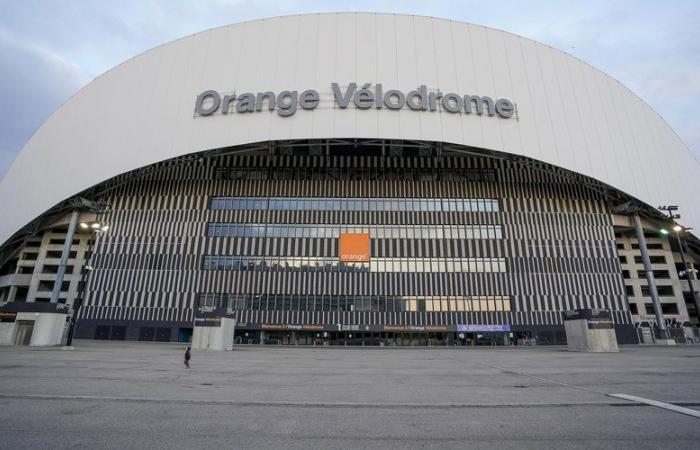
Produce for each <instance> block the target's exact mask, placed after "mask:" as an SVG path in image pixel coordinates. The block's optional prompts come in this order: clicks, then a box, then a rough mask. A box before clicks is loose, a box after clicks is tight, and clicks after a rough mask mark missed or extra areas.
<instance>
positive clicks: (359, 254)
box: [339, 233, 369, 262]
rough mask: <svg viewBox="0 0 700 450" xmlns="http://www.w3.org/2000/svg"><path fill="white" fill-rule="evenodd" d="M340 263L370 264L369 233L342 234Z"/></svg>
mask: <svg viewBox="0 0 700 450" xmlns="http://www.w3.org/2000/svg"><path fill="white" fill-rule="evenodd" d="M339 254H340V262H369V233H340V248H339Z"/></svg>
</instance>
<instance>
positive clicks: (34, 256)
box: [22, 252, 39, 261]
mask: <svg viewBox="0 0 700 450" xmlns="http://www.w3.org/2000/svg"><path fill="white" fill-rule="evenodd" d="M38 257H39V254H38V253H29V252H25V253H23V254H22V259H24V260H25V261H36V259H37V258H38Z"/></svg>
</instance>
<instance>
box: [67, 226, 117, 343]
mask: <svg viewBox="0 0 700 450" xmlns="http://www.w3.org/2000/svg"><path fill="white" fill-rule="evenodd" d="M80 228H81V229H82V230H85V231H88V232H90V233H94V236H95V239H96V238H97V235H98V234H100V233H104V232H106V231H107V230H109V225H105V224H103V223H100V222H82V223H81V224H80ZM90 241H92V242H90V245H89V246H88V251H87V254H88V257H87V258H86V259H85V266H84V267H83V269H82V271H81V276H80V285H79V290H78V295H77V297H76V298H75V301H74V302H73V314H71V319H70V324H69V328H68V338H67V339H66V347H71V345H72V344H73V334H74V333H75V323H76V321H77V320H78V312H79V311H80V307H81V306H82V303H83V295H84V293H85V288H86V286H85V283H86V281H87V275H88V274H89V273H90V272H92V271H93V270H95V269H94V267H92V266H90V265H88V263H89V262H90V259H91V258H92V249H93V248H94V246H95V242H94V239H91V240H90Z"/></svg>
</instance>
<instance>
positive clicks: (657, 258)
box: [620, 255, 666, 264]
mask: <svg viewBox="0 0 700 450" xmlns="http://www.w3.org/2000/svg"><path fill="white" fill-rule="evenodd" d="M649 262H650V263H651V264H666V257H665V256H663V255H649ZM620 263H622V264H628V263H629V258H627V256H625V255H620ZM634 263H635V264H642V257H641V256H635V257H634Z"/></svg>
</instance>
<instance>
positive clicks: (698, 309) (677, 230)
mask: <svg viewBox="0 0 700 450" xmlns="http://www.w3.org/2000/svg"><path fill="white" fill-rule="evenodd" d="M659 210H661V211H666V212H667V213H668V218H669V219H671V221H672V222H673V220H674V219H680V218H681V215H680V214H674V211H677V210H678V206H659ZM690 230H692V228H683V227H682V226H680V225H679V224H677V223H674V224H673V231H674V234H675V235H676V241H677V242H678V251H679V252H680V254H681V262H682V263H683V270H682V272H681V273H685V276H686V279H687V280H688V288H689V290H690V295H691V296H692V298H693V303H694V304H695V314H696V315H697V316H698V325H699V326H700V299H698V297H697V296H696V295H695V288H694V287H693V278H694V277H693V270H691V269H690V268H689V267H688V263H687V262H686V260H685V250H684V248H683V241H681V236H680V234H681V232H686V231H690ZM661 232H662V233H663V234H668V231H665V230H661ZM681 273H679V274H678V275H681ZM689 319H690V317H689Z"/></svg>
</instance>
